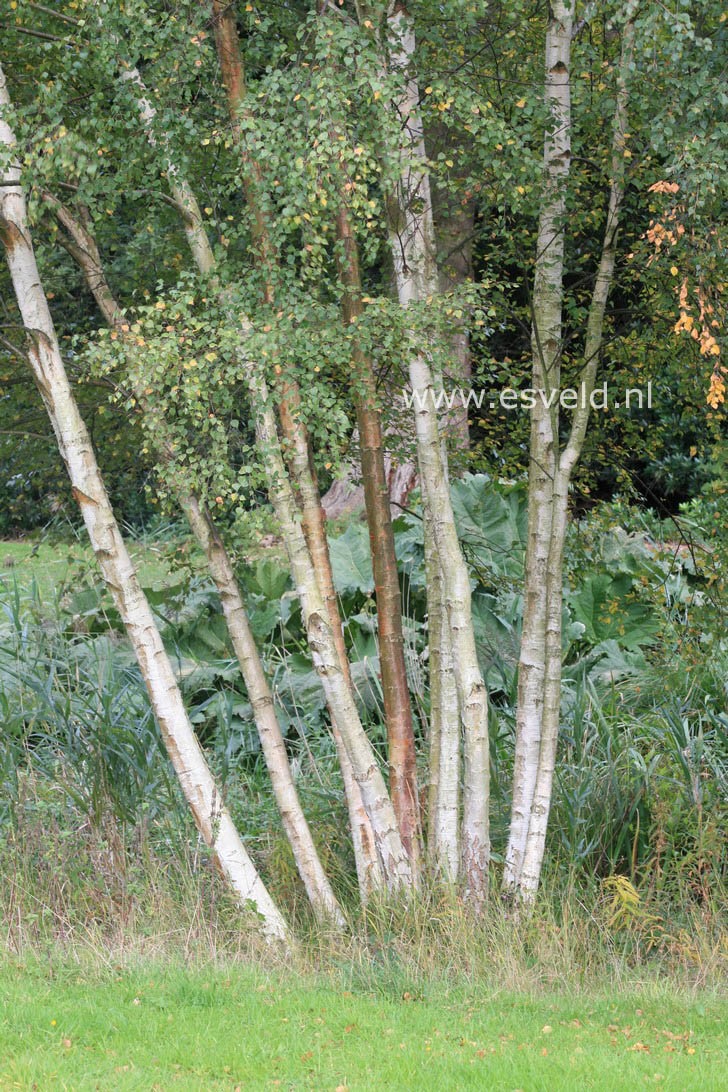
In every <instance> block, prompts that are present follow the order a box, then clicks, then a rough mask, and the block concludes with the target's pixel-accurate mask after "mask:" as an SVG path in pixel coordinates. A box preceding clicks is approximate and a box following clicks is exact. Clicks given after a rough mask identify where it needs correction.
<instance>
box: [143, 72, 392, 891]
mask: <svg viewBox="0 0 728 1092" xmlns="http://www.w3.org/2000/svg"><path fill="white" fill-rule="evenodd" d="M133 71H135V70H133ZM129 78H130V79H131V80H132V82H133V83H135V84H136V86H137V88H138V90H139V92H140V95H141V101H140V102H139V104H138V106H139V112H140V116H141V118H142V121H143V123H144V125H145V128H146V132H147V137H148V139H149V141H150V143H152V144H153V143H154V141H155V136H154V132H153V121H154V118H155V112H154V107H153V106H152V104H151V103H150V102H149V100H148V98H147V97H146V93H145V89H144V85H143V84H142V82H141V80H140V79H139V75H138V73H136V76H134V75H133V74H132V75H130V76H129ZM167 177H168V180H169V183H170V190H171V192H172V194H173V196H174V198H175V201H176V203H177V205H178V207H179V210H180V214H181V215H183V217H184V218H185V223H186V227H185V231H186V233H187V238H188V241H189V244H190V250H191V252H192V256H193V258H194V260H195V263H196V264H197V267H198V269H199V270H200V272H201V273H203V274H210V273H214V269H215V258H214V255H213V254H212V251H211V250H210V248H209V244H207V236H206V234H205V232H204V225H203V222H202V216H201V213H200V208H199V204H198V203H197V200H196V198H195V197H194V194H193V193H192V191H191V189H190V187H189V185H188V184H187V183H186V181H185V180H184V179H182V177H181V176H180V174H179V171H178V170H177V169H176V166H175V165H174V164H170V165H169V167H168V170H167ZM238 318H239V320H240V322H241V344H240V350H239V355H240V361H241V364H242V369H243V372H244V374H245V377H246V380H247V384H248V389H249V391H250V394H251V401H252V404H253V406H254V407H255V411H256V418H257V422H256V428H257V433H258V436H259V438H262V440H263V442H264V448H265V451H267V452H268V453H269V454H270V458H267V457H266V454H265V453H264V454H263V457H262V462H263V466H264V469H265V471H266V476H267V484H268V495H269V498H270V500H271V504H272V506H273V509H274V512H275V513H276V516H277V517H278V519H279V521H280V525H281V530H282V535H283V539H284V543H285V546H286V552H287V553H288V557H289V564H290V566H291V572H292V576H293V581H294V584H295V586H296V590H297V593H298V595H299V598H300V600H301V605H302V610H303V614H304V620H305V624H306V629H307V637H308V643H309V648H310V650H311V654H312V657H313V661H314V667H315V669H316V671H317V673H318V674H319V676H320V677H321V680H322V685H323V688H324V693H325V695H326V701H327V704H328V706H329V709H330V712H331V716H332V732H333V735H334V741H335V743H336V744H337V751H338V753H339V757H340V760H341V761H342V774H343V778H344V788H345V791H346V792H347V803H348V806H349V815H350V818H351V825H352V838H353V841H354V851H355V854H356V856H357V874H358V877H359V879H360V881H361V882H362V883H363V884H364V886H363V887H362V888H361V891H362V898H363V900H364V901H366V898H367V896H368V894H369V893H370V892H371V891H372V890H373V889H375V888H377V887H379V886H380V884H381V881H382V880H384V881H386V884H387V886H388V887H389V888H390V889H391V890H399V889H401V888H402V887H408V886H410V885H411V881H412V875H411V869H410V867H409V863H408V860H407V855H406V853H405V850H404V847H403V846H402V841H401V838H400V837H399V833H398V830H397V827H396V820H395V819H394V811H393V809H392V805H391V801H390V800H389V794H388V792H387V788H386V784H385V782H384V778H383V777H382V774H381V771H380V769H379V766H378V763H377V759H376V755H375V754H374V751H373V749H372V747H371V744H370V743H369V740H368V739H367V736H366V733H365V731H364V728H363V726H362V724H361V720H360V719H359V714H358V712H357V709H356V705H355V702H354V697H353V693H352V690H351V687H350V685H349V681H348V679H347V678H346V676H345V675H344V672H343V670H342V668H341V664H340V660H339V656H338V651H337V649H336V642H335V637H334V633H333V630H332V628H331V625H330V623H329V620H328V616H327V611H326V606H325V603H324V600H323V596H322V594H321V590H320V588H319V585H318V580H317V577H316V572H315V569H314V566H313V563H312V559H311V554H310V551H309V549H308V546H307V544H306V541H305V537H304V534H303V530H302V527H301V522H300V513H299V511H298V506H297V504H296V499H295V496H294V494H293V490H292V489H291V484H290V480H289V478H288V474H287V472H286V469H285V462H284V459H283V453H282V449H281V445H280V441H279V439H278V432H277V427H276V422H275V416H274V413H273V410H272V407H271V405H270V401H269V396H268V390H267V386H266V384H265V381H264V380H263V378H262V376H260V375H259V374H258V369H257V365H256V364H255V362H254V361H251V360H249V359H248V356H247V353H246V351H245V347H244V341H245V336H246V330H247V329H249V325H250V324H249V322H248V320H247V319H246V318H245V316H238ZM299 439H300V438H299ZM291 454H292V457H293V459H294V461H295V465H296V467H297V468H298V469H299V470H300V471H301V483H303V484H304V485H307V486H308V488H309V489H310V488H312V486H311V482H310V471H309V469H308V465H307V466H306V469H305V471H304V470H303V469H302V467H301V460H302V458H303V456H304V445H302V444H300V443H298V444H297V446H296V450H295V451H294V452H292V453H291ZM305 456H306V463H308V452H307V450H306V451H305ZM307 604H313V606H311V607H310V609H309V607H307ZM347 763H349V764H350V768H348V767H347ZM355 784H356V787H357V790H358V795H357V791H355V789H354V785H355ZM362 808H363V812H365V813H366V814H363V812H362ZM388 811H389V812H391V817H390V815H389V814H388ZM390 819H391V820H392V822H393V824H394V826H392V822H390ZM372 841H373V842H374V844H375V846H376V851H377V855H376V857H374V858H372V857H371V844H372ZM380 868H381V870H382V871H383V875H382V872H380Z"/></svg>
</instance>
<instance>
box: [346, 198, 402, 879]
mask: <svg viewBox="0 0 728 1092" xmlns="http://www.w3.org/2000/svg"><path fill="white" fill-rule="evenodd" d="M336 227H337V238H338V242H339V258H338V264H339V279H340V281H341V285H342V288H343V295H342V313H343V317H344V322H345V323H347V325H351V324H355V323H356V322H357V321H358V319H359V318H360V316H361V315H362V312H363V307H362V300H361V296H362V288H361V277H360V273H359V255H358V248H357V243H356V237H355V235H354V232H353V230H352V226H351V222H350V220H349V214H348V210H347V207H346V202H345V199H344V195H343V194H341V195H340V205H339V210H338V215H337V221H336ZM352 355H353V360H354V364H355V365H356V378H355V381H354V386H353V396H354V402H355V406H356V416H357V424H358V427H359V437H360V445H361V467H362V478H363V480H364V500H365V504H366V511H367V523H368V525H369V543H370V547H371V555H372V567H373V571H374V585H375V588H376V596H377V619H378V631H379V662H380V665H381V671H382V693H383V697H384V712H385V718H386V722H387V740H388V744H389V790H390V794H391V797H392V804H393V805H394V810H395V814H396V816H397V822H398V823H399V829H400V833H401V834H402V841H403V842H404V845H405V848H406V850H407V852H408V853H409V855H410V858H411V859H412V863H413V867H415V868H417V867H418V862H419V841H420V822H419V794H418V791H417V757H416V753H415V737H414V730H413V726H412V710H411V708H410V700H409V690H408V686H407V668H406V664H405V658H404V637H403V635H402V601H401V596H400V590H399V573H398V571H397V560H396V557H395V553H394V532H393V530H392V517H391V512H390V507H389V491H388V489H387V479H386V475H385V470H384V449H383V444H382V425H381V417H380V414H379V409H378V406H377V385H376V379H375V376H374V367H373V365H372V361H371V359H370V358H369V357H368V356H367V355H366V354H365V353H363V352H362V351H361V350H360V349H359V348H358V347H356V345H355V347H354V349H353V354H352Z"/></svg>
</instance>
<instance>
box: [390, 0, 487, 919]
mask: <svg viewBox="0 0 728 1092" xmlns="http://www.w3.org/2000/svg"><path fill="white" fill-rule="evenodd" d="M414 51H415V38H414V30H413V26H412V21H411V19H410V16H409V14H408V12H407V9H406V8H405V7H404V5H403V4H400V3H397V4H394V5H393V6H392V8H391V10H390V13H389V16H388V19H387V39H386V52H387V57H388V64H389V68H390V71H391V72H392V74H393V75H394V76H395V78H396V80H397V83H398V86H399V89H400V90H399V93H398V95H397V97H396V98H395V99H394V100H393V101H392V103H391V107H392V109H393V112H394V116H395V117H396V118H397V119H398V123H399V132H400V134H401V136H400V142H399V149H398V158H399V163H400V176H399V180H398V182H397V183H396V185H395V187H394V189H393V191H392V192H391V194H390V197H389V209H390V245H391V251H392V261H393V264H394V272H395V280H396V285H397V292H398V296H399V301H400V304H401V306H402V307H403V308H408V307H409V306H410V305H411V304H413V303H415V302H417V301H424V300H427V299H428V298H432V297H434V296H435V295H437V292H438V289H439V284H438V272H437V262H436V248H435V235H434V225H433V217H432V197H431V190H430V180H429V175H428V171H427V167H426V153H425V147H424V135H423V129H422V119H421V116H420V110H419V95H420V93H419V87H418V84H417V79H416V76H415V73H414V68H413V65H414ZM409 380H410V384H411V388H412V392H413V394H414V395H415V401H414V407H415V428H416V437H417V459H418V464H419V473H420V483H421V488H422V494H423V503H424V511H425V524H426V530H425V533H426V534H430V535H431V536H432V543H433V546H434V550H432V557H433V558H436V559H437V564H438V566H439V576H440V581H441V603H442V605H440V602H438V601H437V600H435V599H434V597H433V596H432V594H430V597H429V601H428V610H429V613H430V615H432V613H433V610H434V611H437V610H441V611H442V612H443V615H444V618H446V625H443V627H442V629H441V631H440V633H441V651H440V657H439V667H440V674H441V679H444V685H443V682H442V681H441V682H440V684H439V685H440V690H439V702H440V708H439V712H438V718H439V729H438V735H439V746H440V759H439V766H438V769H439V771H440V773H441V772H442V770H443V763H442V747H443V744H444V745H445V746H446V748H447V749H448V758H449V761H450V762H452V760H453V759H454V755H453V747H452V744H453V741H454V739H455V738H456V735H455V727H454V726H455V724H456V723H457V722H458V719H459V720H460V722H461V723H462V730H463V738H464V749H463V756H464V773H463V795H462V808H463V815H462V830H461V840H460V844H461V864H462V876H463V883H464V885H465V889H466V891H467V893H468V895H469V897H470V898H471V899H472V900H473V901H474V902H476V903H478V902H481V901H482V900H483V899H484V898H485V896H486V893H487V887H488V865H489V860H490V834H489V779H490V766H489V748H488V695H487V691H486V687H485V683H484V681H483V676H482V673H481V671H480V666H479V664H478V658H477V652H476V647H475V637H474V633H473V626H472V616H471V593H470V575H469V573H468V569H467V566H466V564H465V560H464V558H463V554H462V550H461V547H460V543H459V541H458V536H457V530H456V527H455V518H454V515H453V510H452V504H451V500H450V492H449V485H448V477H447V467H446V460H445V458H444V451H443V444H442V441H441V437H440V430H439V427H438V419H437V410H436V408H435V401H434V398H433V395H434V381H433V375H432V370H431V367H430V365H429V363H428V361H427V359H426V357H425V356H424V355H423V354H420V355H417V356H414V357H413V358H412V359H411V361H410V365H409ZM448 639H449V641H450V642H451V646H450V649H446V651H445V653H444V655H443V651H442V642H443V641H447V640H448ZM450 652H451V655H450ZM449 664H452V672H453V675H454V678H455V683H456V690H457V709H456V708H453V707H452V706H450V707H449V708H446V706H445V705H444V704H443V700H442V699H443V698H444V697H445V696H446V695H447V694H448V693H449V690H448V687H447V679H448V678H449V675H448V674H447V672H448V665H449ZM448 814H449V816H450V819H452V817H453V814H454V813H453V809H450V811H449V812H448ZM449 840H450V841H451V837H449Z"/></svg>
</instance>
